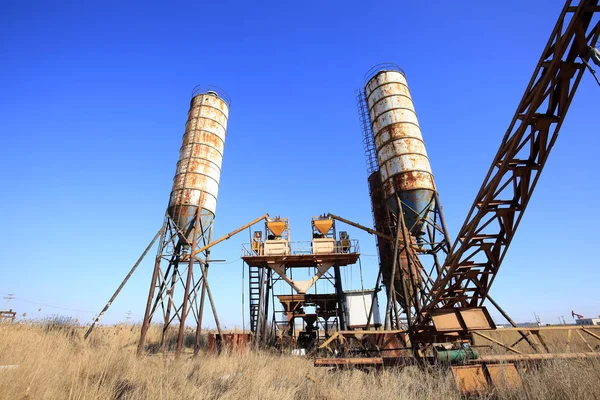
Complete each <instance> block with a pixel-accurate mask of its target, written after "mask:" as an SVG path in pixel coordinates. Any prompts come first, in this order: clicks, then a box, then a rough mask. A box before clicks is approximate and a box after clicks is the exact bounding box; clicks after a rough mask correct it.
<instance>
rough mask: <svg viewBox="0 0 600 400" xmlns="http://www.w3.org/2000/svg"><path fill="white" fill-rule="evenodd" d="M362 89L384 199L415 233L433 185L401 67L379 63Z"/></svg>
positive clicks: (432, 194) (430, 203)
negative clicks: (402, 216)
mask: <svg viewBox="0 0 600 400" xmlns="http://www.w3.org/2000/svg"><path fill="white" fill-rule="evenodd" d="M364 92H365V97H366V104H367V107H368V113H369V118H370V122H371V129H372V132H373V135H374V143H375V150H376V154H377V161H378V164H379V171H380V173H381V180H382V184H383V191H384V197H385V200H386V204H387V206H388V207H389V209H390V210H391V211H392V212H393V213H394V214H397V213H398V212H399V209H400V208H401V209H402V211H403V213H404V220H405V222H406V225H407V227H408V228H409V230H410V232H411V233H412V234H413V235H414V236H415V237H416V238H419V237H421V236H422V235H423V222H422V221H423V220H424V219H425V218H426V217H427V214H428V213H429V212H430V210H431V209H432V208H433V206H434V201H435V190H436V189H435V183H434V180H433V174H432V172H431V167H430V165H429V159H428V157H427V152H426V150H425V143H424V142H423V137H422V135H421V128H420V127H419V122H418V120H417V114H416V112H415V108H414V105H413V102H412V98H411V96H410V91H409V89H408V84H407V81H406V77H405V75H404V72H403V71H402V70H401V69H400V68H399V67H397V66H395V65H385V66H384V67H383V68H381V67H379V68H377V69H375V70H373V72H372V73H370V74H369V75H368V81H367V83H366V85H365V90H364ZM396 196H398V198H399V199H400V202H401V203H402V204H401V207H399V205H398V202H397V200H396Z"/></svg>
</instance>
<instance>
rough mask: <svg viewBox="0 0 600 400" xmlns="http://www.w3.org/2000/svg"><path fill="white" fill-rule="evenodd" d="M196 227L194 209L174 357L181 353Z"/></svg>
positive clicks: (198, 221)
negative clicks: (190, 246)
mask: <svg viewBox="0 0 600 400" xmlns="http://www.w3.org/2000/svg"><path fill="white" fill-rule="evenodd" d="M198 225H200V210H199V209H196V218H195V221H194V230H193V234H192V248H191V251H190V261H189V263H188V271H187V277H186V280H185V289H184V292H183V304H182V306H181V318H180V320H179V332H178V333H177V347H176V348H175V355H179V354H180V353H181V346H182V345H183V335H184V333H185V320H186V318H187V314H188V303H189V300H190V284H191V282H192V275H193V273H194V261H195V260H196V258H195V257H194V249H195V248H196V240H197V239H198Z"/></svg>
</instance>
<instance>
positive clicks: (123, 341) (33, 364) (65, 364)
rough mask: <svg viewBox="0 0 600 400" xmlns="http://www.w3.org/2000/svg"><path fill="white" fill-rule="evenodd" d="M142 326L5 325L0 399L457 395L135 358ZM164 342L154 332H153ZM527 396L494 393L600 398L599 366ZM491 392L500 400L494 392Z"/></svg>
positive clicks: (427, 377)
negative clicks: (86, 332)
mask: <svg viewBox="0 0 600 400" xmlns="http://www.w3.org/2000/svg"><path fill="white" fill-rule="evenodd" d="M138 334H139V327H132V326H113V327H108V328H100V329H98V330H97V331H95V332H94V334H93V335H92V337H91V338H90V340H89V341H84V340H83V329H82V328H77V327H72V326H71V325H68V324H52V323H48V322H46V323H29V324H15V325H7V324H4V325H0V338H1V340H0V365H1V367H0V398H1V399H61V400H62V399H221V398H222V399H361V400H364V399H369V400H371V399H392V398H393V399H459V398H460V396H459V395H458V393H457V392H456V389H455V388H454V384H453V381H452V377H451V376H450V374H449V372H448V371H447V370H445V369H442V368H431V369H430V370H422V369H419V368H417V367H405V368H403V369H386V370H383V371H375V372H370V373H367V372H362V371H359V370H343V371H335V370H327V369H320V368H315V367H313V365H312V360H309V359H303V358H297V357H291V356H282V355H278V354H271V353H267V352H248V353H247V354H245V355H242V356H240V355H221V356H214V355H205V354H203V355H201V356H199V357H197V358H193V357H191V355H188V354H185V355H182V356H181V357H180V358H179V359H174V358H173V357H172V356H163V355H161V354H148V355H144V356H142V357H137V356H136V355H135V347H136V342H137V338H138ZM154 339H156V336H154ZM523 382H524V388H523V391H521V392H519V393H495V394H494V396H495V397H494V398H512V399H600V385H599V384H598V382H600V362H599V361H595V360H574V361H569V362H567V361H555V362H551V363H544V364H543V365H539V366H530V367H528V371H527V372H526V373H525V374H524V375H523ZM488 398H492V397H488Z"/></svg>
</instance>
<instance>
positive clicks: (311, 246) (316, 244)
mask: <svg viewBox="0 0 600 400" xmlns="http://www.w3.org/2000/svg"><path fill="white" fill-rule="evenodd" d="M329 243H331V244H329ZM265 244H266V247H267V251H266V252H265ZM278 244H281V245H282V246H281V247H282V248H283V250H282V253H283V254H284V255H310V254H350V253H359V252H360V248H359V246H358V240H357V239H345V240H335V241H332V242H327V241H325V240H323V239H315V240H314V241H308V240H306V241H297V242H286V241H284V240H281V241H278V240H267V241H266V242H252V243H243V244H242V257H252V256H257V257H258V256H265V255H281V254H275V252H273V253H270V252H269V250H268V249H269V246H277V245H278ZM286 245H287V246H286Z"/></svg>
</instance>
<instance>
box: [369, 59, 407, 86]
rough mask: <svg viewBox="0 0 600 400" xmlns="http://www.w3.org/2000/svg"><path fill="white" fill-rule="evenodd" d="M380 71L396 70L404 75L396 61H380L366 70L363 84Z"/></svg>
mask: <svg viewBox="0 0 600 400" xmlns="http://www.w3.org/2000/svg"><path fill="white" fill-rule="evenodd" d="M381 71H398V72H400V73H401V74H402V75H404V76H405V77H406V74H405V73H404V71H403V70H402V68H400V66H399V65H398V64H396V63H381V64H377V65H375V66H373V67H372V68H371V69H370V70H368V71H367V73H366V74H365V76H364V77H363V80H364V84H365V85H366V84H367V83H368V82H369V81H370V80H371V79H372V78H373V77H374V76H375V75H377V74H378V73H380V72H381Z"/></svg>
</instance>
